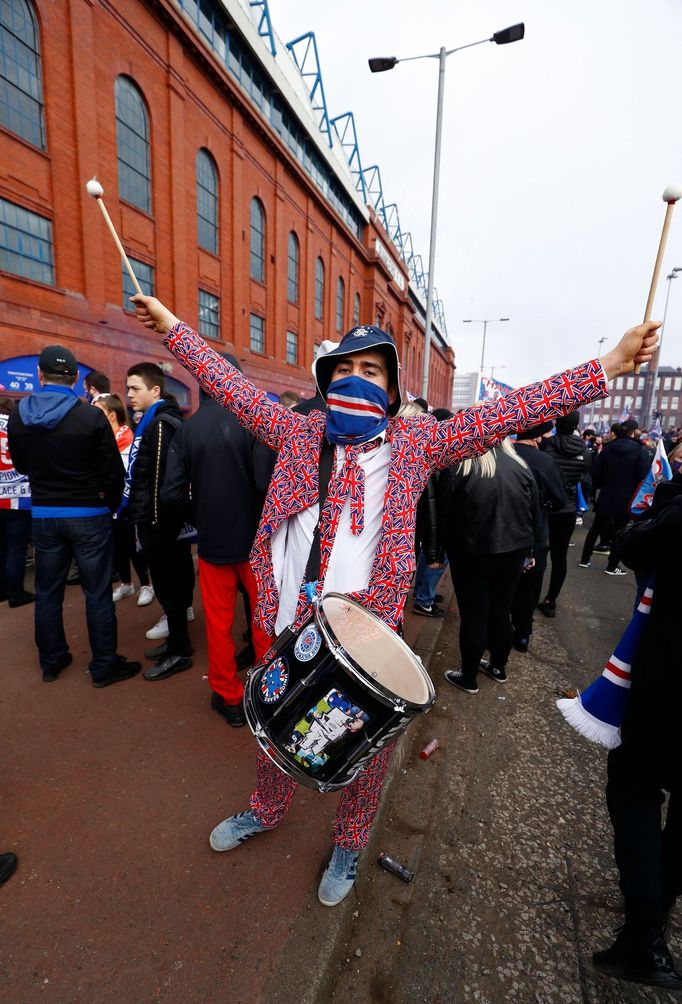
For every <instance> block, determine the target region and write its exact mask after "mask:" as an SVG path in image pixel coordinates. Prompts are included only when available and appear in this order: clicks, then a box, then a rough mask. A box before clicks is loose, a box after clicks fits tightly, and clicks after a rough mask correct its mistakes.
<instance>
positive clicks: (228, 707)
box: [211, 693, 246, 729]
mask: <svg viewBox="0 0 682 1004" xmlns="http://www.w3.org/2000/svg"><path fill="white" fill-rule="evenodd" d="M211 708H212V709H213V711H215V713H216V714H217V715H220V717H221V718H224V719H225V721H226V722H227V724H228V725H231V726H232V728H233V729H241V728H242V727H243V726H244V725H246V716H245V715H244V708H243V707H242V705H241V704H226V702H225V698H224V697H222V696H221V695H220V694H216V693H213V694H211Z"/></svg>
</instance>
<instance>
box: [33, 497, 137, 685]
mask: <svg viewBox="0 0 682 1004" xmlns="http://www.w3.org/2000/svg"><path fill="white" fill-rule="evenodd" d="M32 532H33V547H34V549H35V558H36V605H35V639H36V645H37V646H38V653H39V656H40V667H41V669H42V670H44V671H45V672H50V671H52V670H54V669H56V668H59V667H60V666H61V665H63V661H64V657H65V656H66V655H67V654H68V651H69V646H68V644H67V641H66V635H65V634H64V618H63V616H62V607H63V603H64V586H65V584H66V577H67V575H68V574H69V568H70V565H71V559H72V558H73V559H75V562H76V566H77V568H78V574H79V575H80V580H81V589H82V590H83V593H84V594H85V619H86V623H87V626H88V638H89V640H90V650H91V652H92V659H91V660H90V675H91V676H92V678H93V680H97V679H100V678H101V677H103V676H106V675H107V674H108V673H109V672H111V670H112V668H113V666H114V665H115V663H116V662H117V660H118V656H117V655H116V642H117V625H116V613H115V611H114V601H113V599H112V597H111V553H112V547H111V516H109V515H108V514H103V515H101V516H88V517H85V518H82V519H81V518H75V517H57V518H51V519H33V522H32Z"/></svg>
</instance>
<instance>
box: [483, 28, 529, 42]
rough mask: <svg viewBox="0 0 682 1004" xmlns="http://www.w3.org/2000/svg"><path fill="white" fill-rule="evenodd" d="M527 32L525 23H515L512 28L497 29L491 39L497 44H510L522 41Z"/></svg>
mask: <svg viewBox="0 0 682 1004" xmlns="http://www.w3.org/2000/svg"><path fill="white" fill-rule="evenodd" d="M525 33H526V26H525V24H523V23H522V24H513V25H512V26H511V27H510V28H503V29H502V31H496V32H495V34H494V35H493V37H492V38H491V39H490V41H491V42H494V43H495V45H509V43H510V42H520V41H521V39H522V38H523V36H524V35H525Z"/></svg>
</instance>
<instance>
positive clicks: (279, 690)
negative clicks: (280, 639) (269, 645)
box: [260, 657, 289, 704]
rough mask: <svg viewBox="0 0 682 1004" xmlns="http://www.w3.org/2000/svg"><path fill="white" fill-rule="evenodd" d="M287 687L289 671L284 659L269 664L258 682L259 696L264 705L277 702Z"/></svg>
mask: <svg viewBox="0 0 682 1004" xmlns="http://www.w3.org/2000/svg"><path fill="white" fill-rule="evenodd" d="M288 685H289V669H288V667H287V661H286V659H285V658H283V657H280V658H279V659H275V661H274V662H271V663H270V665H269V666H268V668H267V669H266V670H265V672H264V673H263V677H262V679H261V681H260V696H261V699H262V700H263V701H264V702H265V703H266V704H274V703H275V701H279V699H280V697H281V696H282V694H283V693H284V692H285V690H286V689H287V687H288Z"/></svg>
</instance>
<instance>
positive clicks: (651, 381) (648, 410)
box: [642, 268, 682, 422]
mask: <svg viewBox="0 0 682 1004" xmlns="http://www.w3.org/2000/svg"><path fill="white" fill-rule="evenodd" d="M680 272H682V268H674V269H673V270H672V272H671V273H670V275H667V276H666V279H667V280H668V292H667V293H666V294H665V307H664V308H663V323H662V324H661V337H660V339H659V342H658V348H657V349H656V355H655V357H654V359H653V362H651V363H649V365H648V366H647V374H646V380H645V383H644V388H645V392H644V407H643V408H642V417H643V419H644V421H645V422H649V419H650V418H653V419H654V421H655V420H656V414H657V411H658V409H657V407H656V405H657V404H658V398H657V395H656V382H657V381H658V369H659V365H660V361H661V347H662V345H663V334H664V332H665V321H666V318H667V316H668V301H669V299H670V287H671V285H672V280H673V279H677V276H678V274H679V273H680ZM652 366H653V369H652ZM650 373H652V374H653V376H651V378H650Z"/></svg>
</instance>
